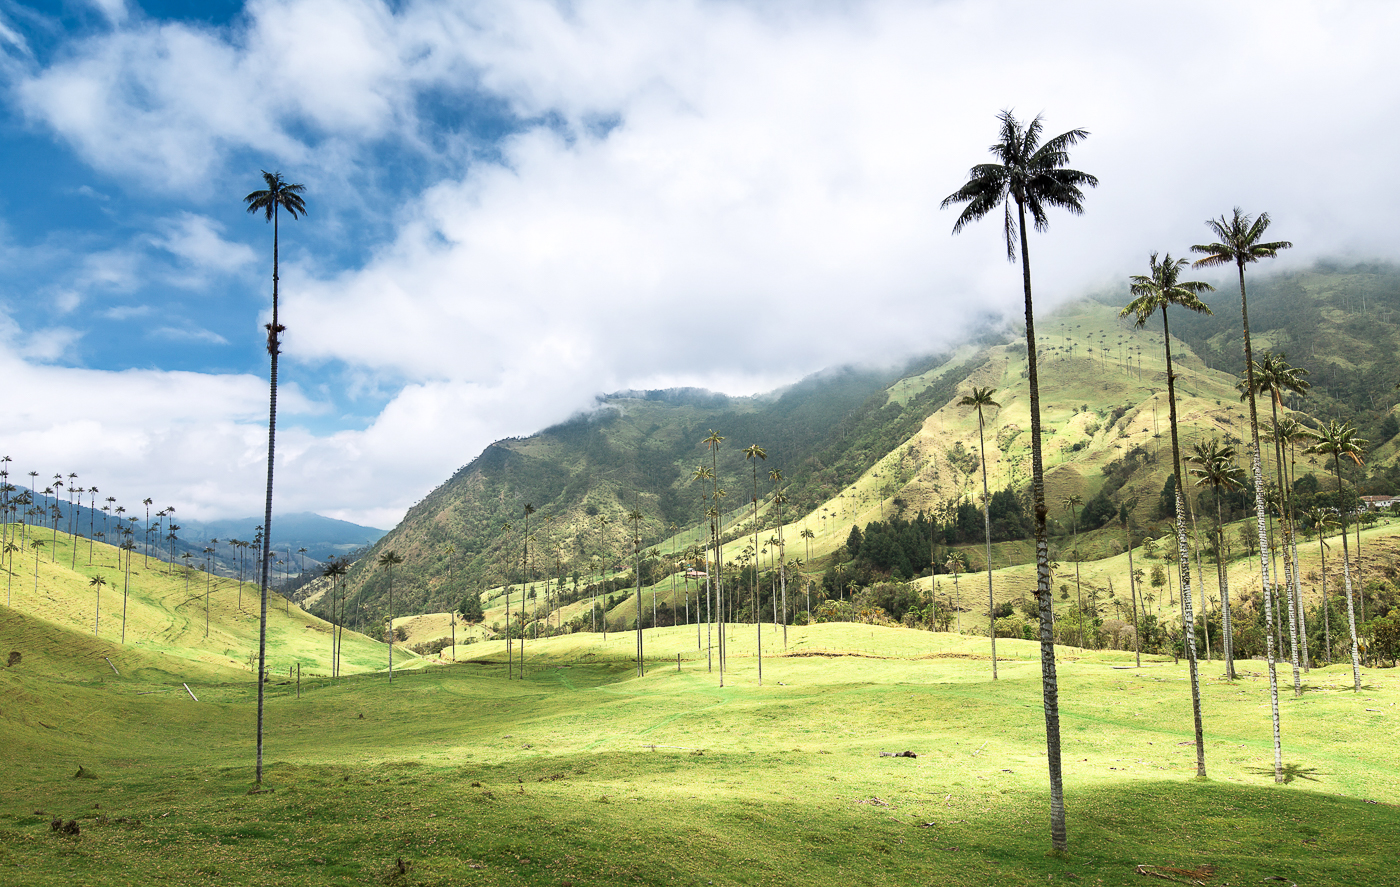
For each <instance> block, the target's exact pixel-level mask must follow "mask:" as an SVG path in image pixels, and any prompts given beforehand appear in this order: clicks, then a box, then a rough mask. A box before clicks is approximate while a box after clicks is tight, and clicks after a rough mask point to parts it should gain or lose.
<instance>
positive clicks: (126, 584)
mask: <svg viewBox="0 0 1400 887" xmlns="http://www.w3.org/2000/svg"><path fill="white" fill-rule="evenodd" d="M135 550H136V543H135V542H133V541H131V536H130V534H128V535H127V537H126V539H124V540H123V541H122V544H121V547H119V548H118V549H117V559H118V560H120V559H121V553H122V552H123V551H125V552H126V576H125V577H124V578H123V580H122V643H123V644H125V643H126V602H127V598H128V597H129V596H130V594H131V553H132V552H133V551H135Z"/></svg>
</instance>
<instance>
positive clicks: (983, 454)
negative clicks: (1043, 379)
mask: <svg viewBox="0 0 1400 887" xmlns="http://www.w3.org/2000/svg"><path fill="white" fill-rule="evenodd" d="M995 393H996V392H995V391H994V390H993V389H991V388H977V387H974V388H973V389H972V393H971V394H968V395H965V396H964V397H963V399H962V400H960V401H958V406H960V407H972V408H974V409H975V410H977V449H978V454H979V455H978V458H979V459H980V461H981V462H982V528H983V532H984V535H985V537H986V541H987V622H988V626H987V634H988V636H989V637H990V638H991V640H992V680H994V681H995V680H996V679H997V614H996V609H997V603H996V597H995V596H994V595H993V594H992V510H991V505H992V496H991V491H990V489H989V487H988V486H987V438H986V434H985V428H986V422H985V419H984V417H983V415H982V410H983V409H986V408H989V407H998V408H1000V407H1001V404H999V403H997V402H996V401H994V400H992V395H993V394H995ZM810 557H811V551H810V550H809V551H808V558H809V559H810Z"/></svg>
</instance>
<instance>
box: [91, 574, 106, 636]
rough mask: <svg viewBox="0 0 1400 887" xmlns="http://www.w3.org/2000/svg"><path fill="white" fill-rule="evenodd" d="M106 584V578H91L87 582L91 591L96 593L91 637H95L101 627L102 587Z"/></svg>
mask: <svg viewBox="0 0 1400 887" xmlns="http://www.w3.org/2000/svg"><path fill="white" fill-rule="evenodd" d="M106 584H107V577H106V576H93V577H92V578H91V579H89V580H88V585H91V586H92V588H93V590H94V591H95V592H97V607H96V611H95V615H94V616H93V618H92V633H93V635H96V634H97V633H98V630H99V629H100V628H101V626H102V586H104V585H106Z"/></svg>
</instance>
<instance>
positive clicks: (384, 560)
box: [379, 551, 403, 684]
mask: <svg viewBox="0 0 1400 887" xmlns="http://www.w3.org/2000/svg"><path fill="white" fill-rule="evenodd" d="M401 563H403V558H402V557H400V556H399V553H398V552H396V551H386V552H384V553H383V554H381V555H380V556H379V566H381V567H388V568H389V683H391V684H392V683H393V682H394V567H395V566H396V565H398V564H401Z"/></svg>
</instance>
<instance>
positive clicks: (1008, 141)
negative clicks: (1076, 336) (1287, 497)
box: [942, 111, 1099, 851]
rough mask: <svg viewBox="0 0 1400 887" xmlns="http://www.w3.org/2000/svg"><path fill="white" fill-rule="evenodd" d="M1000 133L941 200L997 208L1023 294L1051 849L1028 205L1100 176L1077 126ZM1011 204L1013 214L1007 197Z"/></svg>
mask: <svg viewBox="0 0 1400 887" xmlns="http://www.w3.org/2000/svg"><path fill="white" fill-rule="evenodd" d="M997 119H998V120H999V121H1000V122H1001V132H1000V135H999V138H998V140H997V143H996V144H994V145H992V146H991V152H992V155H993V156H994V157H995V158H996V159H997V161H998V162H996V163H982V164H978V165H977V166H974V167H973V168H972V169H971V171H970V172H969V173H968V181H967V183H966V184H964V185H963V186H962V187H961V188H959V189H958V190H957V191H955V192H953V193H952V194H950V195H949V196H948V197H947V198H945V199H944V201H943V204H942V206H943V207H944V208H947V207H948V206H951V205H954V204H962V203H965V204H967V206H966V208H964V209H963V211H962V214H961V215H960V216H959V217H958V221H957V222H956V223H955V224H954V225H953V233H954V234H957V233H958V232H959V231H961V230H962V229H963V227H964V226H966V225H968V224H970V223H971V222H975V221H977V220H978V219H980V218H982V217H984V216H987V215H990V214H991V213H992V212H993V211H994V210H996V209H998V208H1003V209H1004V213H1003V222H1002V228H1003V231H1004V233H1005V235H1006V258H1007V259H1008V260H1009V261H1012V262H1014V261H1015V260H1016V247H1017V240H1018V239H1019V241H1020V252H1021V286H1022V289H1023V290H1024V292H1025V300H1026V361H1027V376H1028V381H1029V387H1030V407H1031V472H1032V490H1033V492H1032V496H1033V501H1034V506H1035V551H1036V591H1035V594H1036V600H1037V602H1038V606H1039V610H1040V645H1041V652H1040V667H1041V685H1042V695H1043V696H1044V700H1045V744H1046V758H1047V761H1048V765H1049V771H1050V842H1051V845H1052V846H1053V847H1054V849H1056V850H1059V851H1063V850H1065V849H1066V847H1067V843H1066V837H1065V804H1064V782H1063V779H1062V777H1061V770H1060V705H1059V686H1058V681H1057V678H1056V676H1055V638H1054V634H1053V629H1052V628H1051V622H1050V620H1051V616H1050V608H1051V604H1052V600H1051V591H1050V541H1049V535H1048V531H1047V527H1046V516H1047V514H1048V511H1047V509H1046V507H1045V464H1044V460H1043V458H1042V456H1041V445H1040V381H1039V376H1038V375H1037V371H1036V342H1035V311H1034V307H1035V306H1034V302H1033V300H1032V298H1031V264H1030V243H1029V241H1028V239H1027V237H1026V214H1027V213H1028V212H1029V213H1030V216H1031V219H1032V221H1033V223H1034V225H1035V229H1036V230H1037V231H1044V230H1046V229H1047V228H1048V227H1049V225H1050V219H1049V217H1048V216H1047V215H1046V208H1047V207H1050V206H1057V207H1060V208H1062V209H1065V210H1068V211H1069V212H1070V213H1072V214H1074V215H1080V214H1082V213H1083V212H1084V203H1083V201H1084V192H1083V190H1082V189H1083V188H1084V187H1086V186H1087V187H1091V188H1092V187H1094V186H1096V185H1098V183H1099V180H1098V179H1096V178H1094V177H1093V176H1091V175H1089V174H1088V173H1083V172H1080V171H1079V170H1075V169H1069V168H1067V167H1066V164H1067V163H1068V162H1069V149H1070V148H1071V147H1073V146H1074V145H1075V144H1077V143H1078V142H1080V141H1081V140H1083V139H1084V138H1085V137H1087V136H1088V133H1087V132H1086V131H1084V130H1082V129H1072V130H1070V131H1069V132H1065V133H1061V134H1060V135H1057V136H1055V137H1054V138H1051V139H1049V140H1048V141H1046V142H1045V143H1044V144H1041V137H1042V134H1043V125H1042V124H1041V120H1040V116H1039V115H1037V116H1036V117H1035V119H1033V120H1032V121H1031V122H1030V123H1029V124H1027V125H1025V126H1022V125H1021V123H1020V122H1019V121H1018V120H1017V119H1016V118H1015V117H1014V116H1013V115H1012V113H1011V112H1010V111H1003V112H1001V114H999V115H998V116H997ZM1012 201H1015V204H1016V211H1015V215H1013V214H1012V210H1011V203H1012Z"/></svg>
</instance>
